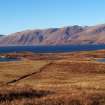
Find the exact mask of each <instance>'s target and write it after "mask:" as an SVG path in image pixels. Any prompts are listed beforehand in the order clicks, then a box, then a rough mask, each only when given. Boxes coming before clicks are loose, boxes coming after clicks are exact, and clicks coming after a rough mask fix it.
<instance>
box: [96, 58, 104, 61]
mask: <svg viewBox="0 0 105 105" xmlns="http://www.w3.org/2000/svg"><path fill="white" fill-rule="evenodd" d="M96 61H98V62H105V58H100V59H97V60H96Z"/></svg>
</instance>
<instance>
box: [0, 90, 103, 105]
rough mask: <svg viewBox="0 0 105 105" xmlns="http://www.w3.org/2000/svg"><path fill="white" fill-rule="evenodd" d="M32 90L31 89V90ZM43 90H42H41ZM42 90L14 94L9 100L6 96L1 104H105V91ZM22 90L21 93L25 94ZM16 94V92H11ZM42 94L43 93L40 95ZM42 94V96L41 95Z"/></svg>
mask: <svg viewBox="0 0 105 105" xmlns="http://www.w3.org/2000/svg"><path fill="white" fill-rule="evenodd" d="M30 92H31V91H30ZM40 92H41V91H40ZM40 92H35V96H33V95H32V94H34V92H31V93H30V94H27V92H26V93H25V94H24V95H21V96H20V95H19V97H18V98H16V97H17V96H18V94H20V93H18V94H15V95H17V96H15V95H12V97H11V98H10V99H9V100H8V98H7V97H6V98H5V101H4V100H3V101H1V102H0V105H105V94H104V93H84V92H80V91H78V92H77V93H72V92H71V94H64V95H63V94H57V93H55V94H53V95H52V94H50V95H49V96H47V94H48V92H47V94H45V95H43V91H42V92H41V93H40ZM23 93H24V92H22V93H21V94H23ZM10 94H14V93H9V95H10ZM38 94H41V95H38ZM23 96H24V97H23ZM40 96H41V97H40Z"/></svg>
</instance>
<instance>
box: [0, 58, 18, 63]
mask: <svg viewBox="0 0 105 105" xmlns="http://www.w3.org/2000/svg"><path fill="white" fill-rule="evenodd" d="M18 60H19V59H17V58H6V57H0V62H9V61H18Z"/></svg>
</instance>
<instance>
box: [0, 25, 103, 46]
mask: <svg viewBox="0 0 105 105" xmlns="http://www.w3.org/2000/svg"><path fill="white" fill-rule="evenodd" d="M59 44H60V45H61V44H105V24H102V25H96V26H85V27H84V26H78V25H74V26H69V27H63V28H49V29H43V30H41V29H37V30H36V29H35V30H26V31H22V32H16V33H13V34H10V35H7V36H2V37H1V38H0V45H59Z"/></svg>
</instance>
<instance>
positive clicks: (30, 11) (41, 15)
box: [0, 0, 105, 35]
mask: <svg viewBox="0 0 105 105" xmlns="http://www.w3.org/2000/svg"><path fill="white" fill-rule="evenodd" d="M104 23H105V0H0V34H5V35H7V34H10V33H14V32H18V31H22V30H27V29H44V28H52V27H64V26H71V25H83V26H85V25H96V24H104Z"/></svg>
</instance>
